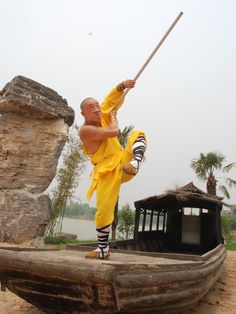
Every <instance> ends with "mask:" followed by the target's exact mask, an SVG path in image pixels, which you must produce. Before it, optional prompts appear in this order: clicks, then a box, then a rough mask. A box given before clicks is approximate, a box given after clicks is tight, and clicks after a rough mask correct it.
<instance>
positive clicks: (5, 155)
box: [0, 76, 74, 243]
mask: <svg viewBox="0 0 236 314" xmlns="http://www.w3.org/2000/svg"><path fill="white" fill-rule="evenodd" d="M73 121H74V111H73V109H72V108H70V107H69V106H68V105H67V101H66V100H65V99H63V98H62V97H61V96H60V95H58V93H57V92H55V91H53V90H52V89H50V88H48V87H46V86H43V85H41V84H39V83H37V82H35V81H32V80H30V79H27V78H25V77H22V76H17V77H15V78H14V79H13V80H12V81H11V82H10V83H8V84H6V86H5V87H4V88H3V90H2V91H1V92H0V240H2V241H9V242H16V243H22V242H24V241H29V240H32V239H34V238H37V237H41V236H42V235H43V234H44V231H45V228H46V225H47V223H48V222H49V219H50V215H51V205H50V200H49V198H48V196H46V195H44V194H43V191H45V190H46V189H47V187H48V186H49V185H50V183H51V181H52V180H53V178H54V176H55V174H56V168H57V164H58V159H59V157H60V154H61V151H62V149H63V146H64V144H65V142H66V140H67V138H68V133H69V126H70V125H71V124H72V123H73Z"/></svg>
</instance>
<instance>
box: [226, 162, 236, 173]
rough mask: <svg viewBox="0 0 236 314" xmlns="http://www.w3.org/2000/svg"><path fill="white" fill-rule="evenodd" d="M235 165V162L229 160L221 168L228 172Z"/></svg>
mask: <svg viewBox="0 0 236 314" xmlns="http://www.w3.org/2000/svg"><path fill="white" fill-rule="evenodd" d="M235 166H236V162H231V163H230V164H228V165H226V166H225V167H224V168H223V172H229V171H230V170H232V169H233V167H235Z"/></svg>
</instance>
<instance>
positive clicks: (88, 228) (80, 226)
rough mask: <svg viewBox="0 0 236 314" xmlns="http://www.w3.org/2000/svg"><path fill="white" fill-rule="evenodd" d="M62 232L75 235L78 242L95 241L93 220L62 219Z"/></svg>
mask: <svg viewBox="0 0 236 314" xmlns="http://www.w3.org/2000/svg"><path fill="white" fill-rule="evenodd" d="M62 232H68V233H73V234H77V239H78V240H96V238H97V237H96V229H95V224H94V221H93V220H86V219H75V218H67V217H64V219H63V224H62Z"/></svg>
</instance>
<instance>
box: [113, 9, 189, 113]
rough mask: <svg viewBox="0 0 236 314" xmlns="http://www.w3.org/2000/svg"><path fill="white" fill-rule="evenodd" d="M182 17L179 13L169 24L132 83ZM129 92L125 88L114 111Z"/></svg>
mask: <svg viewBox="0 0 236 314" xmlns="http://www.w3.org/2000/svg"><path fill="white" fill-rule="evenodd" d="M182 15H183V12H180V13H179V15H178V16H177V17H176V19H175V20H174V22H173V23H172V24H171V26H170V27H169V28H168V30H167V31H166V33H165V34H164V36H163V37H162V39H161V40H160V42H159V43H158V45H157V46H156V47H155V49H154V50H153V52H152V53H151V54H150V56H149V57H148V59H147V60H146V62H145V63H144V65H143V66H142V67H141V69H140V70H139V71H138V73H137V74H136V75H135V77H134V79H133V80H134V81H137V79H138V78H139V76H140V75H141V73H142V72H143V71H144V69H145V68H146V67H147V65H148V63H149V62H150V61H151V59H152V58H153V56H154V55H155V53H156V52H157V50H158V49H159V48H160V47H161V45H162V44H163V42H164V40H165V39H166V37H167V36H168V35H169V34H170V32H171V31H172V29H173V28H174V27H175V25H176V24H177V22H178V21H179V19H180V18H181V16H182ZM129 91H130V88H127V89H126V91H125V92H124V94H123V95H122V96H121V97H120V99H119V100H118V101H117V103H116V105H115V109H117V107H118V106H119V104H120V102H121V101H122V99H123V98H124V97H125V96H126V95H127V94H128V92H129Z"/></svg>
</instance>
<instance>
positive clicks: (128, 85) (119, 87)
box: [116, 80, 135, 92]
mask: <svg viewBox="0 0 236 314" xmlns="http://www.w3.org/2000/svg"><path fill="white" fill-rule="evenodd" d="M134 86H135V81H134V80H125V81H123V82H122V83H120V84H118V85H117V86H116V89H117V90H118V91H119V92H123V91H124V90H125V89H126V88H133V87H134Z"/></svg>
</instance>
